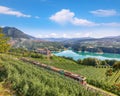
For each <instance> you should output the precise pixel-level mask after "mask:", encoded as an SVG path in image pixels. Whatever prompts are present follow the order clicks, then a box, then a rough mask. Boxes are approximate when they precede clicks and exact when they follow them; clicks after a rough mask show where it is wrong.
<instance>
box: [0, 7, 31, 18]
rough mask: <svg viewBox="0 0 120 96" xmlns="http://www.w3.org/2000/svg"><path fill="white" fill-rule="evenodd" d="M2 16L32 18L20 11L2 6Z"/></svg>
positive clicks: (0, 8) (0, 11)
mask: <svg viewBox="0 0 120 96" xmlns="http://www.w3.org/2000/svg"><path fill="white" fill-rule="evenodd" d="M0 14H5V15H13V16H17V17H28V18H29V17H31V16H30V15H26V14H23V13H21V12H19V11H15V10H13V9H11V8H8V7H5V6H0Z"/></svg>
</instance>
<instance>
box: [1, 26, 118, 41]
mask: <svg viewBox="0 0 120 96" xmlns="http://www.w3.org/2000/svg"><path fill="white" fill-rule="evenodd" d="M3 33H4V34H5V35H6V36H8V37H11V38H12V39H18V38H24V39H33V40H45V41H54V42H78V41H93V40H97V41H101V40H104V41H108V40H110V41H111V40H117V41H120V36H111V37H104V38H99V39H98V38H91V37H83V38H35V37H33V36H30V35H28V34H25V33H24V32H22V31H21V30H19V29H17V28H15V27H3Z"/></svg>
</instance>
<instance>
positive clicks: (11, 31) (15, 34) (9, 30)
mask: <svg viewBox="0 0 120 96" xmlns="http://www.w3.org/2000/svg"><path fill="white" fill-rule="evenodd" d="M3 33H4V34H5V35H6V36H8V37H11V38H12V39H18V38H24V39H35V37H33V36H30V35H28V34H25V33H24V32H22V31H21V30H19V29H17V28H15V27H4V28H3Z"/></svg>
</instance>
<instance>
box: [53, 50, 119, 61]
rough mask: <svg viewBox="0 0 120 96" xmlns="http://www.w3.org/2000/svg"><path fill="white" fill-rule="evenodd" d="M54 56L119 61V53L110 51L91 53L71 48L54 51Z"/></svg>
mask: <svg viewBox="0 0 120 96" xmlns="http://www.w3.org/2000/svg"><path fill="white" fill-rule="evenodd" d="M54 55H56V56H65V57H72V58H73V59H74V60H78V59H84V58H89V57H90V58H98V59H100V60H105V59H108V60H119V61H120V54H111V53H103V54H98V53H91V52H77V53H76V52H74V51H72V50H66V51H62V52H59V53H54Z"/></svg>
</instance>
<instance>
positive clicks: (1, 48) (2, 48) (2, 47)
mask: <svg viewBox="0 0 120 96" xmlns="http://www.w3.org/2000/svg"><path fill="white" fill-rule="evenodd" d="M8 40H9V38H7V37H5V35H4V34H3V33H2V28H0V53H4V52H7V51H8V50H9V49H10V44H8Z"/></svg>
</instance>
